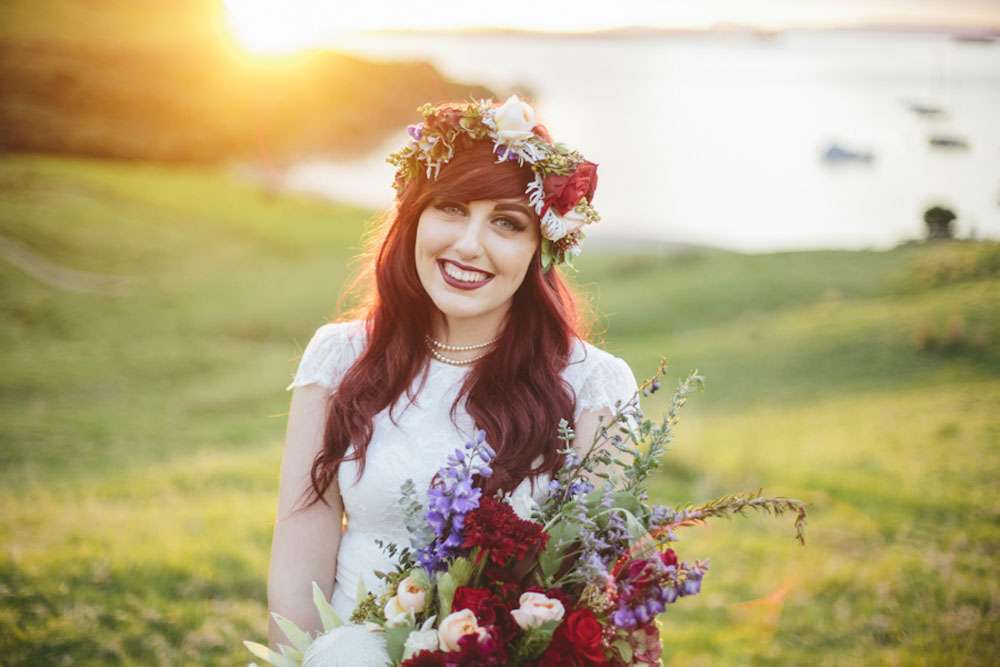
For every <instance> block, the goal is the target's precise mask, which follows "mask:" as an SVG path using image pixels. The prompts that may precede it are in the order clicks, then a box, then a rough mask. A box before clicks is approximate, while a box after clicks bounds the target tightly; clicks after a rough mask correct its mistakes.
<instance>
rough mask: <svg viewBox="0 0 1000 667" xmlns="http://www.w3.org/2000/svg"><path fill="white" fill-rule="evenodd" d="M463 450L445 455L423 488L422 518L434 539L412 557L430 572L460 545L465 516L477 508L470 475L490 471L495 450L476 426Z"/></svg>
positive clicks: (485, 474)
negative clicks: (425, 509) (432, 532)
mask: <svg viewBox="0 0 1000 667" xmlns="http://www.w3.org/2000/svg"><path fill="white" fill-rule="evenodd" d="M465 450H466V451H462V450H461V449H456V450H455V451H454V452H452V453H451V454H449V455H448V460H447V463H446V465H445V466H444V467H443V468H441V469H440V470H438V473H437V475H436V476H435V478H434V480H433V481H432V482H431V488H430V489H428V491H427V515H426V518H427V524H428V525H429V526H430V527H431V530H433V531H434V539H433V540H432V541H431V543H430V544H427V545H426V546H423V547H421V548H419V549H418V550H417V553H416V558H417V563H418V564H419V565H421V566H422V567H424V568H426V569H427V570H428V571H430V572H434V571H436V570H441V569H443V568H444V565H445V561H447V560H448V559H449V558H451V557H452V556H454V555H456V554H457V553H458V550H459V548H460V547H461V545H462V531H463V529H464V528H465V517H466V515H468V514H469V512H471V511H472V510H474V509H476V508H477V507H479V500H480V498H482V495H483V492H482V490H480V489H478V488H476V486H475V484H474V480H473V477H475V476H476V475H479V476H481V477H489V476H491V475H492V474H493V470H492V469H491V468H490V466H489V464H490V462H491V461H492V460H493V459H494V458H495V457H496V452H494V451H493V448H492V447H490V446H489V445H488V444H486V431H482V430H479V429H477V430H476V434H475V437H474V438H473V439H472V440H470V441H469V442H467V443H465Z"/></svg>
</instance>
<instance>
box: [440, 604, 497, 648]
mask: <svg viewBox="0 0 1000 667" xmlns="http://www.w3.org/2000/svg"><path fill="white" fill-rule="evenodd" d="M485 634H486V628H481V627H479V623H478V622H477V621H476V615H475V614H473V613H472V610H471V609H463V610H462V611H456V612H455V613H453V614H449V615H448V616H447V617H445V619H444V620H443V621H441V627H439V628H438V639H439V640H440V644H441V650H442V651H457V650H459V649H460V648H461V647H460V646H459V645H458V640H459V639H461V638H462V637H464V636H465V635H479V636H480V637H482V636H484V635H485Z"/></svg>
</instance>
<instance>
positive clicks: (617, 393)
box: [576, 354, 639, 416]
mask: <svg viewBox="0 0 1000 667" xmlns="http://www.w3.org/2000/svg"><path fill="white" fill-rule="evenodd" d="M638 386H639V385H638V383H637V382H636V381H635V375H634V374H633V373H632V369H631V368H629V365H628V364H627V363H625V360H624V359H621V358H619V357H616V356H614V355H611V354H608V355H606V356H605V357H604V358H603V359H600V360H598V361H597V362H596V363H595V364H594V366H593V368H592V369H590V372H589V374H588V375H587V377H586V379H585V380H584V382H583V386H582V387H581V388H580V391H579V392H577V396H576V412H577V416H579V414H580V413H581V412H583V411H584V410H600V409H601V408H605V407H606V408H608V409H609V410H611V411H612V412H614V411H615V401H617V400H621V402H622V403H624V402H625V401H627V400H629V399H630V398H632V396H633V395H634V394H635V392H636V390H637V389H638Z"/></svg>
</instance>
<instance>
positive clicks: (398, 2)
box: [226, 0, 1000, 36]
mask: <svg viewBox="0 0 1000 667" xmlns="http://www.w3.org/2000/svg"><path fill="white" fill-rule="evenodd" d="M226 5H227V7H228V8H229V10H230V13H231V14H235V15H237V16H240V15H242V16H243V17H245V20H248V21H254V22H256V21H261V22H265V23H269V24H271V25H272V27H273V25H274V23H275V22H278V23H287V22H294V23H296V24H298V25H299V26H301V28H302V30H303V32H310V33H313V36H316V35H318V34H319V33H323V32H330V31H336V30H357V29H377V28H390V27H403V28H432V27H437V28H440V27H469V26H491V27H514V28H524V29H538V30H591V29H600V28H610V27H616V26H622V25H644V26H664V27H687V28H701V27H707V26H711V25H712V24H715V23H720V22H737V23H751V24H754V25H760V26H766V27H775V28H780V27H788V26H804V25H815V24H830V23H834V24H837V23H854V22H871V21H877V22H883V21H890V22H916V23H931V24H942V23H943V24H962V25H981V26H983V25H993V26H996V25H1000V0H616V1H615V2H614V3H596V2H588V1H587V0H542V1H540V0H505V1H503V2H476V1H472V0H433V1H432V2H413V1H412V0H406V1H403V0H382V1H378V2H362V3H354V2H351V3H333V2H328V1H327V0H286V1H285V2H280V3H278V2H273V0H227V2H226Z"/></svg>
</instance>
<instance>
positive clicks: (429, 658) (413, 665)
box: [399, 651, 448, 667]
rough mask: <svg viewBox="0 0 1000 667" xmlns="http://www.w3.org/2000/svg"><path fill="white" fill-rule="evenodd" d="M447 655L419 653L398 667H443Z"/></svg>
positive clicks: (432, 652) (443, 653)
mask: <svg viewBox="0 0 1000 667" xmlns="http://www.w3.org/2000/svg"><path fill="white" fill-rule="evenodd" d="M447 658H448V654H447V653H445V652H444V651H420V652H419V653H414V654H413V655H411V656H410V657H409V658H407V659H406V660H404V661H403V662H402V663H401V664H400V666H399V667H444V665H445V660H446V659H447Z"/></svg>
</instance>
